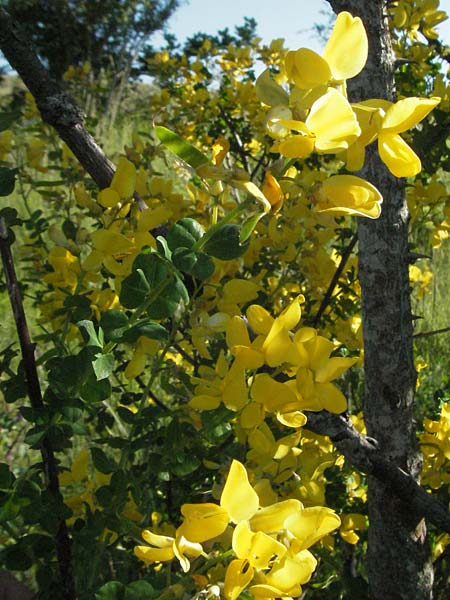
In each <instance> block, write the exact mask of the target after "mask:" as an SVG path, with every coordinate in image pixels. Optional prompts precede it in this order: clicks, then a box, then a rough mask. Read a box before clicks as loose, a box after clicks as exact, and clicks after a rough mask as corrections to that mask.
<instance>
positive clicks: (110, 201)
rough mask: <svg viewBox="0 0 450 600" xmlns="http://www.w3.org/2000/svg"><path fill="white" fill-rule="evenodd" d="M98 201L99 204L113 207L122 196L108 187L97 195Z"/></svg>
mask: <svg viewBox="0 0 450 600" xmlns="http://www.w3.org/2000/svg"><path fill="white" fill-rule="evenodd" d="M97 201H98V203H99V204H101V205H102V206H104V207H105V208H112V207H113V206H116V204H118V203H119V202H120V196H119V194H118V193H117V192H116V190H113V189H112V188H110V187H107V188H105V189H103V190H100V192H99V193H98V196H97Z"/></svg>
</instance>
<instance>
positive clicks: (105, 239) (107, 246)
mask: <svg viewBox="0 0 450 600" xmlns="http://www.w3.org/2000/svg"><path fill="white" fill-rule="evenodd" d="M91 239H92V243H93V244H94V247H95V248H96V249H97V250H100V252H104V253H105V254H121V253H123V252H126V251H127V250H130V248H132V247H133V242H131V241H130V240H129V239H128V238H127V237H125V236H124V235H122V234H121V233H116V232H115V231H110V230H109V229H98V230H97V231H94V232H93V233H92V234H91Z"/></svg>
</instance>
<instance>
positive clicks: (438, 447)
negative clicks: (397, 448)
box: [419, 402, 450, 490]
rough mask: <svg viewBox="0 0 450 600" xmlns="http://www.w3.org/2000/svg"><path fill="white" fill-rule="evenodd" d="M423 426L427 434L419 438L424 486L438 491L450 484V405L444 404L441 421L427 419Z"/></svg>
mask: <svg viewBox="0 0 450 600" xmlns="http://www.w3.org/2000/svg"><path fill="white" fill-rule="evenodd" d="M423 426H424V429H425V432H424V433H422V434H421V435H420V436H419V443H420V448H421V450H422V454H423V458H424V462H423V467H422V484H423V485H428V486H430V487H431V488H432V489H434V490H437V489H439V488H440V487H442V486H444V485H449V484H450V403H449V402H443V403H442V406H441V414H440V417H439V420H437V421H433V420H431V419H425V420H424V422H423ZM449 489H450V488H449Z"/></svg>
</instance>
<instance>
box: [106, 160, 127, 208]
mask: <svg viewBox="0 0 450 600" xmlns="http://www.w3.org/2000/svg"><path fill="white" fill-rule="evenodd" d="M135 186H136V167H135V166H134V165H133V163H132V162H130V161H129V160H128V159H127V158H125V157H124V156H121V157H120V158H119V162H118V164H117V169H116V172H115V173H114V176H113V178H112V181H111V185H110V186H109V187H106V188H104V189H103V190H101V191H100V192H99V193H98V203H99V204H101V205H102V206H104V207H105V208H112V207H113V206H116V205H117V204H118V203H119V202H120V201H121V200H127V199H130V198H131V196H132V195H133V194H134V190H135Z"/></svg>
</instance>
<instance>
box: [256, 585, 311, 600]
mask: <svg viewBox="0 0 450 600" xmlns="http://www.w3.org/2000/svg"><path fill="white" fill-rule="evenodd" d="M249 592H250V593H251V594H252V596H255V598H288V599H290V598H291V596H290V595H289V594H288V593H287V592H282V591H281V590H279V589H278V588H276V587H273V586H272V585H267V584H266V583H257V584H256V585H252V586H251V587H250V588H249ZM301 593H302V590H301V588H300V587H299V588H298V589H297V590H295V592H294V593H293V594H292V596H295V597H298V596H299V595H300V594H301Z"/></svg>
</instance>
